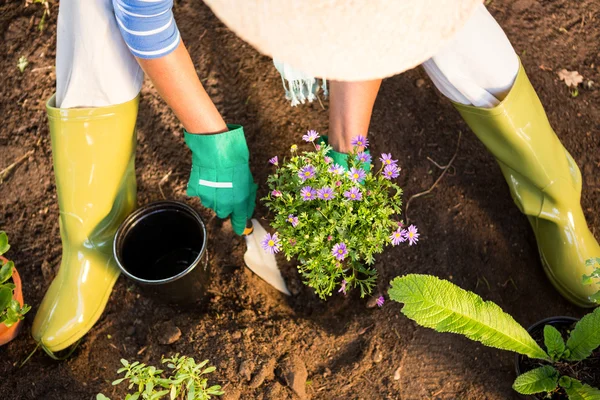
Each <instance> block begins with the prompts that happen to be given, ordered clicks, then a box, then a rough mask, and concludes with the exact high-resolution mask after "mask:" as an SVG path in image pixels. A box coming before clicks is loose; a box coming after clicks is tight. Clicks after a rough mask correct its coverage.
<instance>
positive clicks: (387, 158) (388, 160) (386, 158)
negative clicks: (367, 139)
mask: <svg viewBox="0 0 600 400" xmlns="http://www.w3.org/2000/svg"><path fill="white" fill-rule="evenodd" d="M379 161H381V162H382V164H383V165H396V164H398V160H392V153H387V154H386V153H382V154H381V157H379Z"/></svg>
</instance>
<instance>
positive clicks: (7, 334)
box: [0, 256, 23, 346]
mask: <svg viewBox="0 0 600 400" xmlns="http://www.w3.org/2000/svg"><path fill="white" fill-rule="evenodd" d="M0 260H2V262H3V263H6V262H8V260H7V259H6V258H4V257H2V256H0ZM12 281H13V283H14V284H15V289H14V290H13V299H15V300H17V301H18V302H19V304H21V307H23V288H22V285H21V277H20V276H19V272H18V271H17V268H13V274H12ZM22 322H23V321H19V322H17V323H15V324H14V325H13V326H11V327H10V328H7V327H6V325H4V324H3V323H0V346H2V345H5V344H6V343H8V342H10V341H11V340H13V339H14V338H15V337H16V336H17V335H18V334H19V330H20V329H21V324H22Z"/></svg>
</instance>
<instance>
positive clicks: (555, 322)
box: [515, 317, 579, 400]
mask: <svg viewBox="0 0 600 400" xmlns="http://www.w3.org/2000/svg"><path fill="white" fill-rule="evenodd" d="M577 321H579V318H573V317H550V318H546V319H543V320H541V321H538V322H536V323H535V324H533V325H531V326H530V327H529V329H527V332H529V334H530V335H531V336H532V337H534V338H535V337H536V335H537V334H538V333H541V337H542V338H543V337H544V326H546V325H552V326H554V327H555V328H557V329H558V328H559V327H570V326H572V325H574V324H575V323H576V322H577ZM542 347H543V346H542ZM526 358H527V357H525V356H523V355H521V354H517V355H516V356H515V371H516V372H517V376H519V375H521V374H522V373H524V372H527V370H525V369H524V368H523V361H524V360H525V359H526ZM519 396H520V397H521V398H522V399H545V400H548V398H547V397H544V396H545V394H541V395H539V396H538V395H529V396H524V395H519ZM550 399H551V400H563V399H564V400H567V397H566V395H565V396H562V395H560V394H555V395H553V396H552V397H551V398H550Z"/></svg>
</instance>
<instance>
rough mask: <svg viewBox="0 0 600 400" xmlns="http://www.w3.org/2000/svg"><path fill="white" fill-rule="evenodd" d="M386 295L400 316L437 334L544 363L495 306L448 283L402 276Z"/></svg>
mask: <svg viewBox="0 0 600 400" xmlns="http://www.w3.org/2000/svg"><path fill="white" fill-rule="evenodd" d="M391 284H392V288H391V289H390V290H389V295H390V298H391V299H392V300H395V301H398V302H400V303H404V307H403V308H402V313H403V314H404V315H406V316H407V317H408V318H410V319H412V320H414V321H416V322H417V323H418V324H419V325H422V326H425V327H427V328H433V329H435V330H436V331H438V332H452V333H459V334H462V335H465V336H466V337H468V338H469V339H471V340H476V341H478V342H481V343H483V344H484V345H486V346H490V347H496V348H498V349H503V350H511V351H514V352H517V353H519V354H523V355H526V356H527V357H530V358H540V359H544V360H548V359H549V357H548V355H547V354H546V352H545V351H544V350H542V348H541V347H540V346H539V345H538V344H537V343H536V342H535V340H533V338H532V337H531V336H530V335H529V333H527V331H526V330H525V329H524V328H523V327H522V326H521V325H519V324H518V323H517V322H516V321H515V320H514V319H513V318H512V317H511V316H510V315H508V314H506V313H505V312H504V311H502V309H501V308H500V307H498V305H496V304H494V303H492V302H490V301H483V300H482V299H481V297H479V296H477V295H476V294H475V293H472V292H468V291H466V290H463V289H461V288H459V287H458V286H456V285H454V284H453V283H450V282H448V281H445V280H442V279H439V278H437V277H435V276H430V275H416V274H411V275H406V276H403V277H397V278H395V279H394V280H393V281H392V283H391Z"/></svg>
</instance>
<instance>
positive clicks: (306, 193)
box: [300, 186, 317, 201]
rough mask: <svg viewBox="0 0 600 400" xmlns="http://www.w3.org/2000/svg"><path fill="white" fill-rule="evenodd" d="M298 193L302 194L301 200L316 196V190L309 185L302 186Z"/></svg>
mask: <svg viewBox="0 0 600 400" xmlns="http://www.w3.org/2000/svg"><path fill="white" fill-rule="evenodd" d="M300 195H301V196H302V200H304V201H308V200H312V199H314V198H315V197H317V191H316V190H315V189H313V188H311V187H310V186H304V187H303V188H302V190H300Z"/></svg>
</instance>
